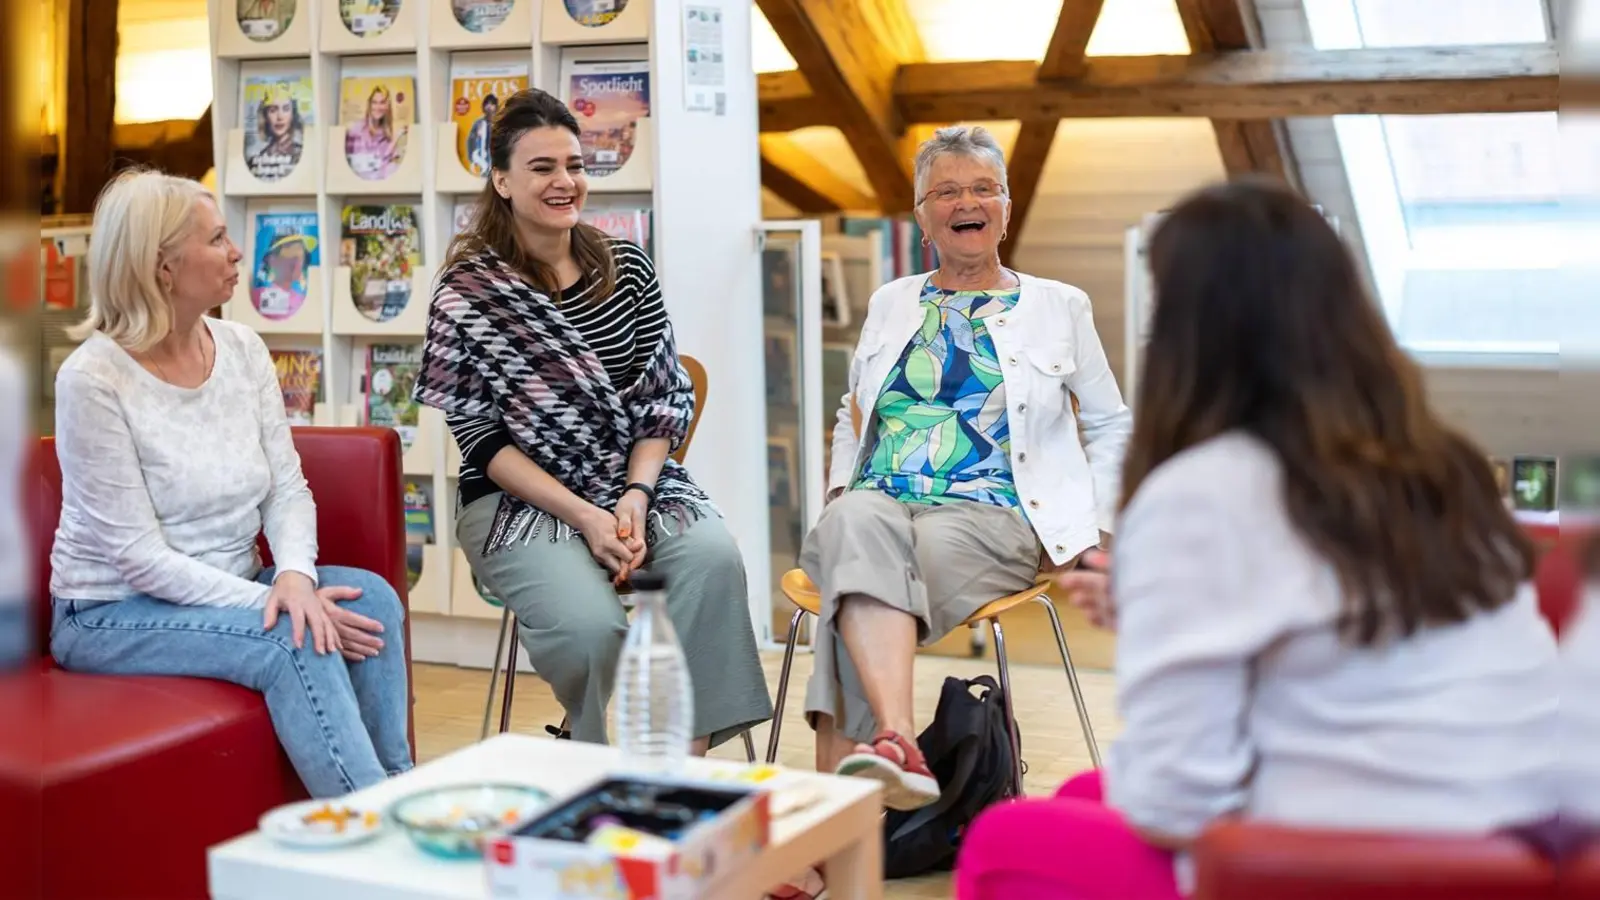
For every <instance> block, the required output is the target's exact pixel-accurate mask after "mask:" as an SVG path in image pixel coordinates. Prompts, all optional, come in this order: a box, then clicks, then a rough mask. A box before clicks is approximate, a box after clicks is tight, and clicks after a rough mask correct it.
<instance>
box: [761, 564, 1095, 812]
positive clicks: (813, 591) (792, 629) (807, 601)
mask: <svg viewBox="0 0 1600 900" xmlns="http://www.w3.org/2000/svg"><path fill="white" fill-rule="evenodd" d="M1056 574H1057V570H1056V569H1055V568H1054V567H1047V568H1042V569H1040V571H1039V575H1038V577H1037V578H1036V579H1035V581H1034V584H1033V587H1030V588H1028V589H1027V590H1022V591H1018V592H1016V593H1015V594H1008V595H1006V596H1004V597H1001V598H999V599H997V600H991V601H990V602H988V603H985V604H984V605H983V606H981V607H979V608H978V609H977V611H975V612H974V613H973V614H972V615H970V616H968V617H967V618H966V619H965V620H964V621H963V622H962V623H961V624H963V625H972V624H975V623H979V622H987V623H988V625H989V629H990V631H991V632H992V633H993V634H994V649H995V663H996V666H997V669H998V671H999V675H1000V688H1001V691H1002V693H1003V696H1004V702H1005V707H1006V722H1007V724H1008V725H1009V726H1010V728H1011V746H1012V748H1013V754H1012V776H1011V791H1012V793H1013V795H1014V796H1018V797H1020V796H1022V774H1023V768H1022V742H1021V738H1020V736H1019V735H1018V734H1017V723H1016V714H1015V712H1014V710H1013V709H1012V697H1011V673H1010V667H1009V666H1008V665H1007V664H1006V645H1005V636H1004V634H1005V633H1004V631H1002V629H1001V627H1000V617H1001V616H1002V615H1005V614H1006V613H1008V612H1010V611H1011V610H1013V609H1016V608H1017V607H1019V606H1021V605H1023V604H1024V603H1038V604H1039V605H1040V606H1043V607H1044V609H1045V614H1046V615H1047V616H1049V617H1050V626H1051V628H1052V629H1053V630H1054V631H1055V638H1056V649H1057V650H1059V651H1060V653H1061V666H1062V668H1063V669H1064V670H1065V671H1066V674H1067V685H1068V687H1070V688H1071V690H1072V700H1073V704H1074V705H1075V706H1076V707H1077V710H1078V723H1079V725H1081V726H1082V728H1083V738H1084V742H1085V743H1086V744H1087V745H1088V747H1089V758H1090V759H1091V760H1093V762H1094V766H1095V768H1097V769H1098V768H1099V767H1100V748H1099V747H1098V746H1097V745H1096V743H1095V739H1094V727H1093V726H1092V725H1091V724H1090V722H1089V710H1088V708H1087V707H1086V706H1085V705H1084V702H1083V691H1082V689H1081V688H1080V687H1079V686H1078V673H1077V670H1076V669H1075V668H1074V667H1073V665H1072V656H1071V653H1070V652H1069V651H1068V650H1067V636H1066V632H1065V631H1064V630H1063V629H1062V628H1061V618H1060V616H1058V615H1057V614H1056V608H1055V604H1053V603H1052V602H1051V600H1050V596H1049V594H1050V586H1051V585H1052V584H1054V582H1055V576H1056ZM779 587H780V589H781V590H782V591H783V595H784V596H785V597H788V598H789V602H790V603H793V604H794V605H795V606H797V607H799V608H798V609H796V610H795V612H794V615H793V616H792V617H790V619H789V636H788V639H787V640H786V641H785V642H784V648H783V666H782V667H781V668H780V669H779V670H778V695H777V697H776V702H775V704H774V707H775V708H774V710H773V716H772V731H771V733H770V734H769V736H768V739H767V762H769V763H775V762H777V761H778V735H779V732H780V730H781V729H782V728H783V708H784V706H785V703H786V701H787V700H788V696H789V671H790V669H791V667H792V666H793V665H794V650H795V643H796V641H797V639H798V637H799V632H800V620H801V618H803V617H804V616H805V615H806V614H808V613H809V614H810V615H813V616H819V615H821V612H822V595H821V592H820V591H818V590H817V586H816V585H815V584H813V583H812V582H811V579H810V578H809V577H807V576H806V573H805V572H804V571H803V570H801V569H790V570H789V571H787V572H785V573H783V577H782V578H781V579H779Z"/></svg>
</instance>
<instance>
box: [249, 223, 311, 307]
mask: <svg viewBox="0 0 1600 900" xmlns="http://www.w3.org/2000/svg"><path fill="white" fill-rule="evenodd" d="M252 218H253V220H254V221H253V222H252V226H253V228H254V234H253V236H252V238H251V243H252V245H253V246H254V248H255V252H254V253H253V254H252V259H251V267H250V305H251V306H253V307H255V310H256V312H257V313H260V315H261V317H262V318H263V319H273V320H276V321H282V320H284V319H288V318H290V317H292V316H293V315H294V314H295V313H297V312H299V311H300V307H301V306H302V305H304V304H305V302H306V292H307V290H308V289H309V284H308V283H307V272H308V271H309V270H310V269H312V268H314V267H316V266H318V265H321V261H320V260H321V254H320V253H319V252H318V250H317V245H318V243H319V242H318V240H317V214H316V213H315V212H313V211H311V210H305V211H299V212H257V213H255V214H254V216H253V217H252Z"/></svg>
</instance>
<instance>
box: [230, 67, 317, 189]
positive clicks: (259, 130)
mask: <svg viewBox="0 0 1600 900" xmlns="http://www.w3.org/2000/svg"><path fill="white" fill-rule="evenodd" d="M241 75H242V79H241V81H242V87H241V89H240V101H241V107H240V116H239V118H240V121H239V127H240V129H241V130H243V132H244V163H245V166H246V167H247V168H249V170H250V174H251V175H254V176H255V177H256V178H257V179H259V180H261V181H278V180H279V179H282V178H285V177H287V176H288V175H289V174H290V173H291V172H293V171H294V169H295V166H298V165H299V164H300V157H301V155H302V154H303V153H304V151H305V129H306V126H307V125H314V124H316V119H315V116H314V115H313V112H312V103H311V73H310V72H309V71H301V72H297V71H292V70H278V71H273V70H270V69H268V70H256V69H253V68H252V67H250V65H249V64H246V67H245V69H244V71H243V72H242V73H241Z"/></svg>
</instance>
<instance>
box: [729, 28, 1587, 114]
mask: <svg viewBox="0 0 1600 900" xmlns="http://www.w3.org/2000/svg"><path fill="white" fill-rule="evenodd" d="M1558 72H1559V69H1558V66H1557V62H1556V49H1555V45H1554V44H1553V43H1543V44H1511V45H1500V46H1479V47H1449V48H1399V49H1367V50H1312V49H1309V48H1302V49H1295V50H1240V51H1232V52H1227V53H1215V54H1202V55H1198V56H1122V57H1118V56H1100V57H1092V58H1090V59H1089V60H1088V62H1087V64H1086V67H1085V72H1084V74H1083V76H1082V77H1080V78H1077V79H1074V80H1070V81H1064V82H1041V81H1040V80H1039V79H1038V77H1037V74H1036V72H1035V66H1034V65H1033V64H1032V63H1029V62H1025V61H1018V60H994V61H989V62H949V63H916V64H912V65H907V66H903V67H901V71H900V74H899V76H897V78H896V81H895V95H896V99H897V102H898V103H899V105H900V109H901V114H902V118H903V119H904V120H905V122H906V123H907V124H908V125H913V124H918V123H924V122H927V123H935V122H953V121H960V120H963V119H1039V118H1051V117H1052V116H1054V117H1055V118H1115V117H1119V116H1158V117H1160V116H1198V117H1203V118H1210V117H1219V118H1235V119H1274V118H1288V117H1292V116H1333V115H1345V114H1361V113H1393V114H1399V115H1429V114H1447V113H1500V112H1548V111H1551V110H1554V109H1556V108H1557V80H1558ZM756 87H757V91H758V93H759V96H760V101H759V102H760V108H761V130H762V131H794V130H795V129H798V128H807V127H810V126H814V125H831V124H835V118H834V116H833V114H832V112H831V111H830V109H829V107H827V106H826V105H825V104H824V103H822V102H821V100H819V99H818V97H817V96H816V95H814V94H812V93H811V90H810V88H809V86H808V85H807V84H806V81H805V79H804V78H803V77H801V76H800V74H799V73H798V72H773V73H765V74H762V75H758V76H757V77H756Z"/></svg>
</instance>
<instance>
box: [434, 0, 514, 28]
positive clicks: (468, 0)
mask: <svg viewBox="0 0 1600 900" xmlns="http://www.w3.org/2000/svg"><path fill="white" fill-rule="evenodd" d="M514 2H516V0H450V12H451V13H452V14H454V15H455V17H456V22H458V23H460V25H461V27H462V28H464V29H466V30H467V31H470V32H472V33H473V34H488V33H489V32H491V31H493V30H495V29H496V28H499V27H500V26H501V25H504V24H505V21H506V19H507V18H508V17H510V15H511V7H512V5H513V3H514ZM521 2H523V3H530V2H532V0H521Z"/></svg>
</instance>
